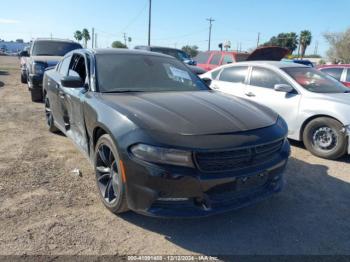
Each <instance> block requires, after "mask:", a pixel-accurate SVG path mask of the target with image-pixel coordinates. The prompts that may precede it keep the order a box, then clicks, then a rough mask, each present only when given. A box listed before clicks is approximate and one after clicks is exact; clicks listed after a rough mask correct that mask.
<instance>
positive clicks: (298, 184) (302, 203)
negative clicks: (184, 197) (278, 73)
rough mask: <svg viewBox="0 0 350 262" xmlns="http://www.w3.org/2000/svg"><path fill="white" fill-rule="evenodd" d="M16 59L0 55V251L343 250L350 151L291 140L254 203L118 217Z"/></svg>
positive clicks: (348, 235) (348, 237) (349, 237)
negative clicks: (188, 213) (280, 177)
mask: <svg viewBox="0 0 350 262" xmlns="http://www.w3.org/2000/svg"><path fill="white" fill-rule="evenodd" d="M18 67H19V61H18V59H17V58H15V57H0V255H11V254H18V255H22V254H28V255H32V254H36V255H37V254H40V255H59V254H61V255H62V254H66V255H76V254H84V255H102V254H103V255H115V254H121V255H125V254H129V255H131V254H140V255H145V254H147V255H164V254H216V255H219V254H225V255H229V254H285V255H287V254H342V255H344V254H348V255H350V219H349V218H350V205H349V203H350V174H349V173H350V172H349V167H350V165H349V163H350V157H349V156H347V157H344V158H343V159H341V160H339V161H327V160H323V159H319V158H316V157H314V156H312V155H311V154H310V153H308V152H307V151H306V150H305V149H304V148H303V146H302V145H301V144H300V143H292V145H293V146H292V156H291V158H290V161H289V164H288V168H287V171H286V180H287V185H286V187H285V190H284V191H283V192H282V193H280V194H278V195H276V196H274V197H272V198H270V199H268V200H266V201H264V202H262V203H260V204H258V205H255V206H251V207H248V208H244V209H241V210H239V211H235V212H231V213H227V214H224V215H219V216H214V217H209V218H204V219H194V220H163V219H154V218H148V217H144V216H141V215H137V214H134V213H132V212H129V213H127V214H125V215H122V216H116V215H113V214H112V213H110V212H108V211H107V210H106V209H105V208H104V207H103V205H102V203H100V200H99V199H98V195H97V191H96V189H95V182H94V174H93V169H92V167H91V166H90V164H89V163H88V161H87V160H86V159H85V158H84V156H83V155H82V154H81V153H80V152H79V150H77V149H76V148H75V147H74V146H73V143H71V142H70V141H69V139H67V138H66V137H64V136H62V135H54V134H51V133H49V132H48V131H47V128H46V126H45V120H44V110H43V105H42V104H39V103H32V102H31V101H30V94H29V92H28V90H27V87H26V85H23V84H21V83H20V71H19V70H18ZM74 168H79V169H80V170H81V171H82V177H79V176H74V175H73V174H72V173H71V171H72V170H73V169H74Z"/></svg>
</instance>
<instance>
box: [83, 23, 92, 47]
mask: <svg viewBox="0 0 350 262" xmlns="http://www.w3.org/2000/svg"><path fill="white" fill-rule="evenodd" d="M81 35H82V38H83V39H84V46H85V48H87V42H88V41H89V40H90V39H91V37H90V33H89V30H87V29H86V28H84V29H83V31H82V32H81Z"/></svg>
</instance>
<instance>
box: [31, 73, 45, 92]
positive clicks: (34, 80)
mask: <svg viewBox="0 0 350 262" xmlns="http://www.w3.org/2000/svg"><path fill="white" fill-rule="evenodd" d="M42 86H43V75H37V74H29V89H41V88H42Z"/></svg>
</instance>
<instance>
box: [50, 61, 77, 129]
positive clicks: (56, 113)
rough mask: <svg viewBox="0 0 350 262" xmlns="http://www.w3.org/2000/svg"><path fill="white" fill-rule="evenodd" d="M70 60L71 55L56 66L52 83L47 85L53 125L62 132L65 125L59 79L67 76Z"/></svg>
mask: <svg viewBox="0 0 350 262" xmlns="http://www.w3.org/2000/svg"><path fill="white" fill-rule="evenodd" d="M71 59H72V56H71V55H69V56H66V57H64V58H63V60H62V61H61V63H60V64H59V65H58V67H57V69H56V73H55V74H53V80H54V81H53V82H52V83H50V85H49V86H50V90H51V91H49V92H48V95H49V100H50V107H51V110H52V115H53V118H54V120H55V123H56V124H57V125H58V126H59V127H60V129H62V130H65V125H64V121H63V115H64V108H62V106H61V103H60V100H61V97H60V96H61V95H62V86H61V79H62V77H64V76H67V74H68V68H69V64H70V62H71Z"/></svg>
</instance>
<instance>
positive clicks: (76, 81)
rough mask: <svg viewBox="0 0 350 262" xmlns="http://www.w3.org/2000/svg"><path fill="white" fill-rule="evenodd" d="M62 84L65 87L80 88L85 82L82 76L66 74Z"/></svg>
mask: <svg viewBox="0 0 350 262" xmlns="http://www.w3.org/2000/svg"><path fill="white" fill-rule="evenodd" d="M61 84H62V86H64V87H69V88H79V87H83V86H84V83H83V80H82V79H81V77H80V76H64V77H63V78H62V79H61Z"/></svg>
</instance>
